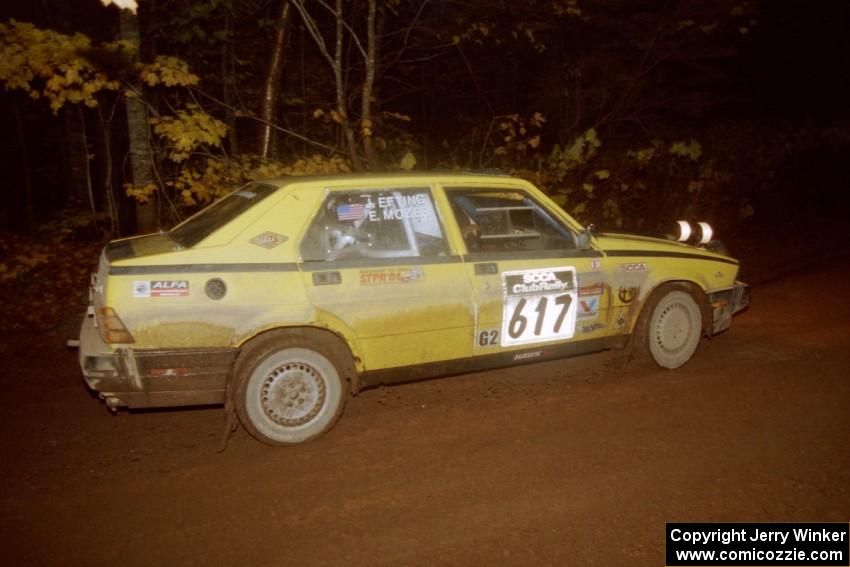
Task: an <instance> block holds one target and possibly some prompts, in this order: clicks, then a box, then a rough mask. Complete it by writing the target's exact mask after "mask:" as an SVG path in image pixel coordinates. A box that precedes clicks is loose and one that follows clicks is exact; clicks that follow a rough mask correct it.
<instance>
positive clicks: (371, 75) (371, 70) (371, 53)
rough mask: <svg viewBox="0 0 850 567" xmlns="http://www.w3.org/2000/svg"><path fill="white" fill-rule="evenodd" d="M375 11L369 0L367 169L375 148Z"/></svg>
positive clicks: (365, 95)
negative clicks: (373, 137)
mask: <svg viewBox="0 0 850 567" xmlns="http://www.w3.org/2000/svg"><path fill="white" fill-rule="evenodd" d="M375 11H376V1H375V0H369V13H368V15H367V16H366V34H367V43H366V78H365V79H364V81H363V101H362V107H361V117H360V120H361V122H360V125H361V133H362V135H363V151H364V152H365V153H366V161H367V163H368V165H369V169H375V167H376V163H375V150H374V148H373V147H372V132H373V127H374V125H373V124H372V87H373V86H374V84H375V60H376V56H375V50H376V42H375Z"/></svg>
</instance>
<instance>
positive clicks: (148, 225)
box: [120, 9, 157, 232]
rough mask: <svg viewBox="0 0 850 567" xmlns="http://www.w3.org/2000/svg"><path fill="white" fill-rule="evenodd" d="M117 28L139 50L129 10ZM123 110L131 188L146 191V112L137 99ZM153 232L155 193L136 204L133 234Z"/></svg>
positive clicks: (150, 179) (149, 178)
mask: <svg viewBox="0 0 850 567" xmlns="http://www.w3.org/2000/svg"><path fill="white" fill-rule="evenodd" d="M120 24H121V30H120V35H121V39H122V40H125V41H129V42H130V43H132V44H134V45H135V46H136V47H137V48H138V47H139V46H140V45H141V35H140V34H139V20H138V18H137V17H136V14H134V13H133V12H131V11H130V10H126V9H123V10H121V17H120ZM132 87H133V88H134V89H135V90H136V91H137V92H138V93H141V92H142V85H141V83H137V84H134V85H132ZM124 107H125V109H126V111H127V137H128V141H129V146H130V147H129V149H130V170H131V172H132V176H133V185H135V186H136V187H145V186H146V185H148V184H153V183H154V176H153V155H152V154H151V146H150V127H149V124H148V109H147V106H145V103H144V101H143V100H142V99H141V98H140V97H139V96H135V97H124ZM156 228H157V214H156V192H154V193H153V195H151V198H150V200H149V201H148V202H147V203H144V204H143V203H136V230H137V231H138V232H151V231H153V230H155V229H156Z"/></svg>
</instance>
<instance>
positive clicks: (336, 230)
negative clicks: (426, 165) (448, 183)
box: [301, 187, 447, 262]
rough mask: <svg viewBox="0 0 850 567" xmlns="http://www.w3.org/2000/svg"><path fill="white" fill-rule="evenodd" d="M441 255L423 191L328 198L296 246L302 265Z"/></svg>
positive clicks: (437, 228)
mask: <svg viewBox="0 0 850 567" xmlns="http://www.w3.org/2000/svg"><path fill="white" fill-rule="evenodd" d="M446 252H447V246H446V240H445V238H444V236H443V229H442V226H441V225H440V221H439V218H438V217H437V211H436V209H435V207H434V201H433V199H432V198H431V191H430V189H428V188H427V187H420V188H401V189H375V190H357V191H342V192H332V193H329V194H328V196H327V197H326V198H325V201H324V202H323V203H322V207H321V209H320V210H319V212H318V213H317V215H316V218H315V219H314V220H313V222H312V224H311V225H310V228H309V229H308V230H307V234H306V235H305V236H304V240H303V241H302V243H301V257H302V259H303V260H304V261H306V262H309V261H327V260H343V259H352V258H418V257H426V256H441V255H445V254H446Z"/></svg>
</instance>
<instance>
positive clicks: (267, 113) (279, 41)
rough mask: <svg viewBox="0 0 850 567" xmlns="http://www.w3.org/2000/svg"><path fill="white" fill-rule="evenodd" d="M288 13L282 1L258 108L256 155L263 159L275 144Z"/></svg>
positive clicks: (285, 1) (288, 7)
mask: <svg viewBox="0 0 850 567" xmlns="http://www.w3.org/2000/svg"><path fill="white" fill-rule="evenodd" d="M290 12H291V6H290V4H289V0H282V1H281V5H280V14H279V16H278V20H277V29H276V30H275V34H274V42H273V43H272V52H271V56H270V58H269V69H268V73H266V80H265V84H264V85H263V98H262V101H261V106H260V118H261V119H262V122H260V132H259V134H260V136H259V152H258V153H259V154H260V155H261V156H262V157H264V158H267V157H269V155H270V154H271V153H272V148H273V146H274V142H275V139H274V138H275V135H274V130H273V129H272V127H271V125H272V124H274V123H275V122H276V121H277V99H278V96H279V95H280V78H281V75H282V74H283V66H284V63H285V62H286V42H287V40H288V39H289V35H288V31H289V19H290Z"/></svg>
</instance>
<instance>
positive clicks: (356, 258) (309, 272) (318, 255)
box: [301, 185, 473, 371]
mask: <svg viewBox="0 0 850 567" xmlns="http://www.w3.org/2000/svg"><path fill="white" fill-rule="evenodd" d="M301 256H302V260H303V263H302V269H303V270H304V274H305V284H306V287H307V289H308V293H309V295H310V300H311V303H312V305H313V306H314V307H315V308H317V309H320V310H322V311H324V312H325V313H327V314H328V315H329V316H330V317H333V318H336V319H337V320H339V321H341V322H342V324H343V325H345V326H347V327H348V328H349V329H351V330H352V331H353V333H354V334H355V336H356V337H357V340H358V342H359V343H360V347H361V350H362V352H363V356H364V363H365V366H366V369H367V370H369V371H374V370H381V369H388V368H395V367H404V366H414V365H421V364H428V363H432V362H441V361H446V360H453V359H464V358H466V359H468V358H469V357H470V356H471V355H472V330H473V300H472V290H471V287H470V284H469V281H468V279H467V277H466V274H465V272H464V269H463V264H462V261H461V257H460V255H459V254H457V253H455V251H453V250H452V249H451V247H450V245H449V242H448V240H447V238H446V236H445V231H444V222H443V219H442V218H441V216H440V214H439V211H438V208H437V206H436V205H435V202H434V195H433V191H432V189H431V187H430V186H428V185H422V186H405V187H375V188H368V187H367V188H356V189H347V188H341V189H337V188H333V189H329V190H328V192H327V194H326V196H325V198H324V200H323V202H322V205H321V208H320V210H319V211H318V212H317V213H316V215H315V218H314V220H313V222H312V224H311V225H310V227H309V228H308V230H307V233H306V234H305V236H304V239H303V240H302V243H301Z"/></svg>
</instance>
